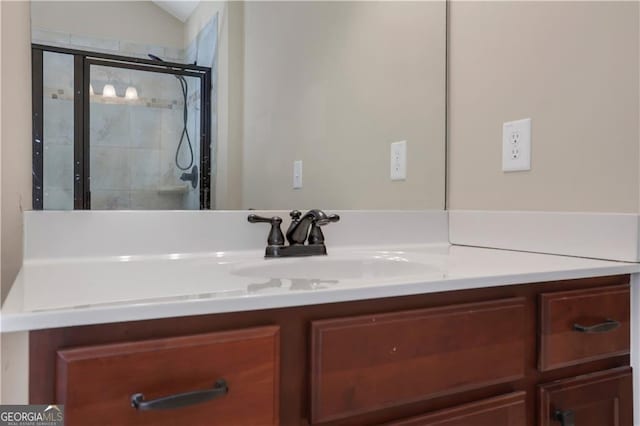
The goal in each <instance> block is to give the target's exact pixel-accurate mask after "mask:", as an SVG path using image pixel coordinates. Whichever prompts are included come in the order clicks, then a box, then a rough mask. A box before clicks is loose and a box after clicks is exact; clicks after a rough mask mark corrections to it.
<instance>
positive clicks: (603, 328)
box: [573, 319, 620, 333]
mask: <svg viewBox="0 0 640 426" xmlns="http://www.w3.org/2000/svg"><path fill="white" fill-rule="evenodd" d="M618 327H620V323H619V322H618V321H616V320H612V319H607V320H605V322H602V323H600V324H595V325H590V326H586V325H580V324H573V329H574V330H575V331H578V332H580V333H606V332H608V331H613V330H615V329H616V328H618Z"/></svg>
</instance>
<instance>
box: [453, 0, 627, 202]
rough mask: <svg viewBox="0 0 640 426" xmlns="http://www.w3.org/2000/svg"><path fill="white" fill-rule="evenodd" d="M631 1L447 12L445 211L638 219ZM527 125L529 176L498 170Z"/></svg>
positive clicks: (460, 5) (473, 6) (481, 6)
mask: <svg viewBox="0 0 640 426" xmlns="http://www.w3.org/2000/svg"><path fill="white" fill-rule="evenodd" d="M639 16H640V15H639V11H638V2H621V3H615V2H601V3H598V2H567V3H565V2H495V3H490V2H457V1H454V2H452V3H451V5H450V15H449V49H450V50H449V73H450V74H449V77H450V80H449V90H450V91H449V95H450V97H449V159H448V161H449V208H452V209H490V210H496V209H497V210H558V211H601V212H637V211H639V210H638V209H639V204H638V203H639V196H638V195H639V179H638V175H639V159H638V155H639V152H638V151H639V149H638V147H639V141H640V135H639V129H638V123H639V121H638V117H639V114H640V108H639V105H638V103H639V90H640V89H639V77H638V76H639V69H638V67H639V49H640V48H639V33H638V26H639V24H638V22H639ZM525 117H531V118H532V120H533V121H532V123H533V127H532V129H533V130H532V170H531V171H529V172H519V173H503V172H502V171H501V138H502V133H501V132H502V123H503V122H504V121H510V120H513V119H519V118H525Z"/></svg>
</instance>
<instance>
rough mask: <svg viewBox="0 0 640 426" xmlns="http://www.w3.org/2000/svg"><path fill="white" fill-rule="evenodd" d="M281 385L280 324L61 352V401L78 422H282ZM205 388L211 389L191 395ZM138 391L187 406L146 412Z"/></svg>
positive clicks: (73, 422)
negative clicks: (136, 402)
mask: <svg viewBox="0 0 640 426" xmlns="http://www.w3.org/2000/svg"><path fill="white" fill-rule="evenodd" d="M221 380H223V381H224V383H223V382H219V381H221ZM278 383H279V328H278V327H275V326H272V327H259V328H251V329H242V330H236V331H228V332H217V333H208V334H198V335H191V336H184V337H174V338H166V339H157V340H148V341H141V342H132V343H117V344H109V345H101V346H87V347H79V348H73V349H63V350H59V351H58V352H57V383H56V386H57V389H56V399H57V402H58V403H59V404H64V405H65V417H66V419H65V420H66V423H65V424H67V425H71V426H73V425H85V424H105V425H107V424H109V425H177V424H185V425H186V424H188V425H211V424H233V425H234V426H235V425H238V426H239V425H251V426H255V425H276V424H278V407H279V405H278ZM214 384H215V385H214ZM225 385H226V386H225ZM225 387H226V389H227V391H226V392H225V391H224V389H225ZM201 390H209V391H210V392H208V393H206V394H205V393H203V392H200V393H198V394H197V395H196V396H194V395H191V398H189V397H188V396H186V395H185V393H187V392H191V391H201ZM137 393H142V394H143V395H144V399H143V400H144V401H150V400H155V401H157V399H158V398H163V397H168V396H177V397H175V398H172V399H171V401H170V403H169V404H168V405H175V404H176V403H177V404H180V403H187V404H186V405H185V406H182V407H179V408H176V407H166V405H165V408H164V409H160V408H161V407H156V409H152V410H148V411H145V410H140V409H136V408H134V407H133V406H132V403H131V399H132V396H133V395H134V394H137ZM198 397H203V399H206V400H205V401H199V402H197V401H194V400H195V399H197V398H198ZM209 398H211V399H209ZM194 402H197V403H194Z"/></svg>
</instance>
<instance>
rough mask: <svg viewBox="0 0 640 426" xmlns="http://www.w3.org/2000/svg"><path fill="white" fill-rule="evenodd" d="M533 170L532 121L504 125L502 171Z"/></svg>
mask: <svg viewBox="0 0 640 426" xmlns="http://www.w3.org/2000/svg"><path fill="white" fill-rule="evenodd" d="M526 170H531V119H530V118H525V119H522V120H517V121H509V122H507V123H504V124H503V125H502V171H505V172H519V171H526Z"/></svg>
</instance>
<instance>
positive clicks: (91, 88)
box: [89, 84, 95, 96]
mask: <svg viewBox="0 0 640 426" xmlns="http://www.w3.org/2000/svg"><path fill="white" fill-rule="evenodd" d="M89 94H90V95H91V96H93V95H95V92H94V91H93V85H92V84H90V85H89Z"/></svg>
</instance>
